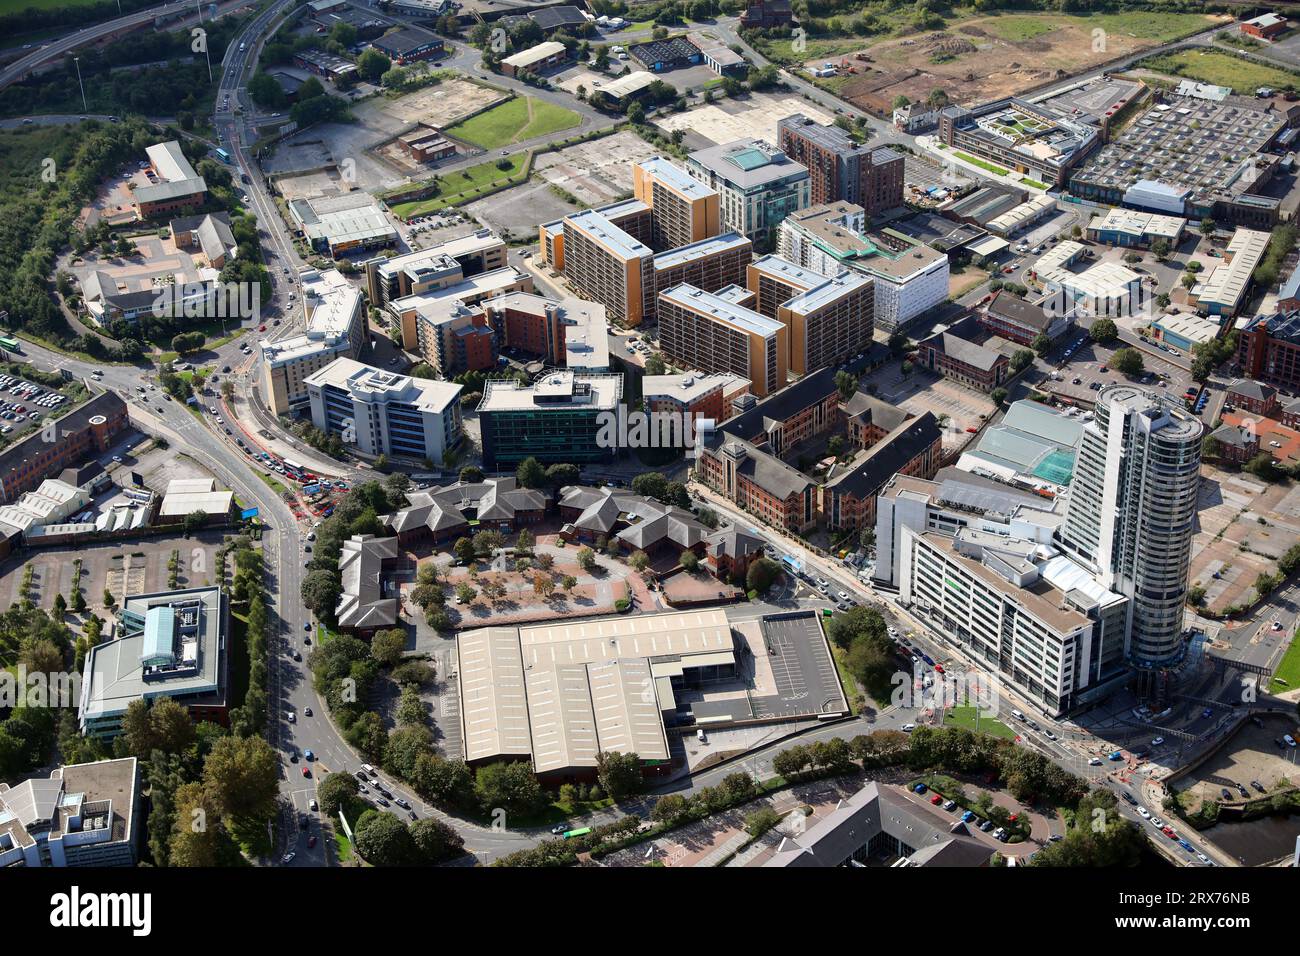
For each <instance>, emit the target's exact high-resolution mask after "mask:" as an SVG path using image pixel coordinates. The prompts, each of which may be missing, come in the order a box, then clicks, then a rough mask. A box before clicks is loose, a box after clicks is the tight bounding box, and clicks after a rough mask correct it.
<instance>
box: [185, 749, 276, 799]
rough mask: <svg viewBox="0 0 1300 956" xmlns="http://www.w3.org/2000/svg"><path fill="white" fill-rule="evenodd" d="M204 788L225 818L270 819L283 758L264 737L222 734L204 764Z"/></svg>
mask: <svg viewBox="0 0 1300 956" xmlns="http://www.w3.org/2000/svg"><path fill="white" fill-rule="evenodd" d="M203 787H204V789H205V790H206V791H207V793H208V795H209V796H210V797H211V799H212V803H213V806H215V807H216V809H217V811H218V812H219V813H220V814H221V815H222V816H223V817H226V818H232V819H237V820H238V819H249V820H269V819H270V818H271V816H272V815H273V814H274V813H275V806H276V798H277V796H278V794H279V788H280V758H279V756H278V755H277V754H276V752H275V751H274V750H272V749H271V745H270V744H268V743H267V742H266V741H265V740H263V739H262V738H261V737H222V738H221V739H220V740H218V741H217V743H216V745H215V746H214V747H213V748H212V751H211V753H209V754H208V758H207V760H206V761H204V763H203Z"/></svg>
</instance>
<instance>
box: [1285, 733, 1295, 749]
mask: <svg viewBox="0 0 1300 956" xmlns="http://www.w3.org/2000/svg"><path fill="white" fill-rule="evenodd" d="M1282 742H1283V743H1284V744H1286V745H1287V746H1288V747H1294V746H1295V738H1294V737H1292V736H1291V735H1290V734H1283V735H1282Z"/></svg>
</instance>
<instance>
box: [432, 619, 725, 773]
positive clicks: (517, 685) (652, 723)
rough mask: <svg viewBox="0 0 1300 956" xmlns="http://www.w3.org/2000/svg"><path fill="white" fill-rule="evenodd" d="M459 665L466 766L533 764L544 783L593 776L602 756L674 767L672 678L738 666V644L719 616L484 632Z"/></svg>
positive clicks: (464, 647)
mask: <svg viewBox="0 0 1300 956" xmlns="http://www.w3.org/2000/svg"><path fill="white" fill-rule="evenodd" d="M457 655H458V659H459V670H460V686H461V722H462V730H463V733H464V741H465V759H466V761H467V762H469V763H474V762H478V761H487V760H494V759H501V758H507V757H527V758H531V760H532V762H533V765H534V768H535V770H536V771H537V772H538V773H547V772H564V771H580V770H585V769H591V768H594V767H595V766H596V755H597V754H598V753H600V752H601V751H618V752H621V753H636V754H637V755H638V756H640V757H641V759H642V760H643V761H667V760H668V759H669V747H668V739H667V735H666V732H665V730H664V722H663V716H662V710H663V708H665V707H667V708H670V709H671V708H673V707H674V706H675V704H674V701H673V694H672V688H671V678H672V677H673V676H675V675H680V674H681V673H682V671H683V670H684V669H686V668H690V667H701V666H711V665H725V664H734V662H735V644H734V639H733V637H732V634H731V627H730V625H729V624H728V622H727V617H726V614H725V613H724V612H723V611H721V610H717V609H713V610H706V611H684V612H678V613H670V614H655V615H646V616H643V617H636V618H616V619H606V620H597V621H582V622H577V621H565V622H562V623H557V624H548V625H537V626H531V627H522V628H504V627H494V628H482V629H479V630H475V631H467V632H465V633H463V634H461V635H460V637H459V638H458V640H457ZM650 686H653V687H654V693H653V694H648V693H647V688H649V687H650Z"/></svg>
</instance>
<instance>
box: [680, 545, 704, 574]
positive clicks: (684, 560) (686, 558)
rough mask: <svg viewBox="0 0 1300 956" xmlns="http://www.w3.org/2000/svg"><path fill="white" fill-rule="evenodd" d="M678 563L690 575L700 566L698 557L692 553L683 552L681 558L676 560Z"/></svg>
mask: <svg viewBox="0 0 1300 956" xmlns="http://www.w3.org/2000/svg"><path fill="white" fill-rule="evenodd" d="M678 563H680V564H681V566H682V569H683V570H684V571H686V572H687V573H688V574H691V573H693V572H694V571H695V569H696V568H698V567H699V566H700V556H699V555H698V554H696V553H695V552H694V551H690V550H687V551H683V552H682V556H681V558H679V559H678Z"/></svg>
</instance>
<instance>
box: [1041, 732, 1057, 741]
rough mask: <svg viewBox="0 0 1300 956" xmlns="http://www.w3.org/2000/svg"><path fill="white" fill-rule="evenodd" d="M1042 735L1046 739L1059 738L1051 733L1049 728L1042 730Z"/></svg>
mask: <svg viewBox="0 0 1300 956" xmlns="http://www.w3.org/2000/svg"><path fill="white" fill-rule="evenodd" d="M1043 736H1044V737H1046V738H1047V739H1048V740H1059V739H1060V738H1059V737H1057V736H1056V734H1054V733H1052V732H1051V731H1050V730H1045V731H1043Z"/></svg>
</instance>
